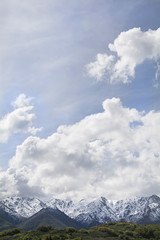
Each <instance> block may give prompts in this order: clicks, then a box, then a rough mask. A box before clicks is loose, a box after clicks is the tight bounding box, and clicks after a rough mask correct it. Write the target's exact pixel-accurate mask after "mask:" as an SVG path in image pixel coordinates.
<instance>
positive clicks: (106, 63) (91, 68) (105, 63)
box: [87, 53, 114, 81]
mask: <svg viewBox="0 0 160 240" xmlns="http://www.w3.org/2000/svg"><path fill="white" fill-rule="evenodd" d="M113 61H114V56H112V55H110V56H108V55H107V54H100V53H99V54H97V56H96V61H95V62H91V63H89V64H88V65H87V71H88V74H89V76H90V77H95V78H96V79H97V80H98V81H100V80H101V79H102V77H103V76H104V74H105V72H106V71H109V72H110V71H111V68H112V64H113Z"/></svg>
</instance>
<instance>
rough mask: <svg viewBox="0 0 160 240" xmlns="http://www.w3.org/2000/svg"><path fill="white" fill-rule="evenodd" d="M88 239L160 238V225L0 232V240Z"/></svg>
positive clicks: (129, 239) (119, 223) (48, 228)
mask: <svg viewBox="0 0 160 240" xmlns="http://www.w3.org/2000/svg"><path fill="white" fill-rule="evenodd" d="M1 239H3V240H16V239H17V240H65V239H66V240H67V239H68V240H69V239H74V240H87V239H95V240H96V239H97V240H104V239H108V240H109V239H115V240H116V239H117V240H118V239H124V240H132V239H160V225H139V224H134V223H124V222H118V223H112V222H110V223H106V224H103V225H100V226H95V227H92V228H90V229H89V230H86V229H80V230H76V229H75V228H73V227H68V228H65V229H53V228H52V227H51V226H39V227H38V228H37V229H36V230H32V231H22V230H20V229H18V228H15V229H10V230H5V231H2V232H1V233H0V240H1Z"/></svg>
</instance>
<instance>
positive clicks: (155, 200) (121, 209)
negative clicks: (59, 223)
mask: <svg viewBox="0 0 160 240" xmlns="http://www.w3.org/2000/svg"><path fill="white" fill-rule="evenodd" d="M0 207H1V208H3V209H4V210H5V211H6V212H8V213H10V214H11V215H14V216H22V217H30V216H32V215H34V214H35V213H37V212H39V211H40V210H41V209H43V208H48V207H49V208H52V209H59V210H60V211H62V212H64V213H65V214H66V215H68V216H69V217H71V218H74V219H76V220H77V221H79V222H81V223H83V224H86V225H88V226H92V225H95V224H101V223H106V222H109V221H126V222H137V223H150V222H151V223H152V222H153V223H157V222H158V223H160V198H159V197H158V196H156V195H152V196H149V197H133V198H130V199H125V200H118V201H112V200H108V199H106V198H105V197H103V196H101V197H99V198H97V199H94V200H92V201H89V200H87V199H82V200H80V201H77V202H73V201H72V200H70V199H67V200H61V199H57V198H53V199H51V200H49V201H46V202H42V201H41V200H39V199H37V198H34V197H28V198H25V197H19V196H15V197H8V198H5V199H3V200H1V201H0Z"/></svg>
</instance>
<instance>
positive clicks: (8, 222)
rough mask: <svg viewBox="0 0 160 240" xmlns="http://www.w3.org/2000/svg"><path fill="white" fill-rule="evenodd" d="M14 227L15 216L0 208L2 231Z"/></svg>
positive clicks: (0, 228)
mask: <svg viewBox="0 0 160 240" xmlns="http://www.w3.org/2000/svg"><path fill="white" fill-rule="evenodd" d="M14 227H15V225H14V218H13V217H12V216H10V215H9V214H8V213H6V212H5V211H4V210H3V209H1V208H0V231H2V230H6V229H9V228H14Z"/></svg>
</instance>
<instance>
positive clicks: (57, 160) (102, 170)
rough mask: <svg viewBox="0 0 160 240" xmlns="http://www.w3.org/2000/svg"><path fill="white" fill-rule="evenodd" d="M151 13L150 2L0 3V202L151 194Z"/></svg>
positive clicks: (159, 69)
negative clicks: (13, 198) (24, 197)
mask: <svg viewBox="0 0 160 240" xmlns="http://www.w3.org/2000/svg"><path fill="white" fill-rule="evenodd" d="M159 11H160V1H159V0H153V1H149V0H135V1H130V0H122V1H118V0H115V1H111V0H108V1H106V0H99V1H96V0H86V1H84V0H79V1H74V0H69V1H66V0H59V1H56V0H55V1H51V0H47V1H44V0H39V1H38V0H29V1H21V0H15V1H11V0H6V1H5V2H1V3H0V19H1V20H0V24H1V38H0V72H1V74H0V86H1V88H0V105H1V108H0V168H1V170H0V182H1V184H0V191H1V194H0V197H1V198H2V197H5V196H8V195H14V194H19V195H33V196H38V197H45V196H48V195H51V196H52V195H53V196H56V197H62V198H65V197H72V198H73V197H75V198H80V197H83V198H85V197H88V196H91V197H98V196H100V195H104V196H106V197H108V198H112V199H116V198H119V199H120V198H122V197H123V196H122V192H124V194H123V195H124V196H125V197H130V196H134V195H149V194H160V193H159V185H160V179H159V177H158V170H159V168H158V169H157V166H158V164H159V161H160V159H159V154H160V153H159V150H158V141H159V136H158V129H159V126H158V125H159V124H158V121H159V120H160V117H159V105H160V94H159V82H160V74H159V73H160V44H159V42H160V41H159V39H160V30H159V27H160V21H159ZM102 103H103V106H102ZM87 116H88V117H87ZM139 123H140V124H139ZM86 126H87V127H86ZM129 126H132V128H129ZM133 126H134V127H133ZM122 127H124V128H125V131H124V129H123V128H122ZM57 129H58V130H57ZM146 131H147V133H146ZM147 134H148V135H147ZM123 144H124V145H125V147H122V145H123ZM33 146H34V147H33ZM140 146H141V148H140ZM150 165H152V166H153V169H152V168H151V167H150ZM67 166H68V167H67ZM137 168H138V169H139V171H138V173H137V170H136V169H137ZM77 170H78V171H79V174H76V171H77ZM156 171H157V174H156ZM75 176H76V179H77V180H76V181H74V179H75ZM10 182H12V184H11V187H10V188H8V187H7V186H8V184H10ZM51 182H52V184H50V183H51ZM53 185H54V187H53ZM84 185H85V187H83V186H84ZM144 186H145V187H144ZM106 189H107V190H106Z"/></svg>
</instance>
